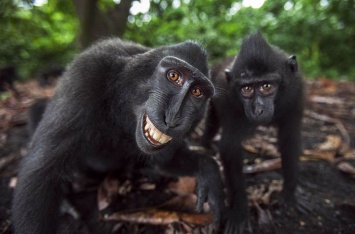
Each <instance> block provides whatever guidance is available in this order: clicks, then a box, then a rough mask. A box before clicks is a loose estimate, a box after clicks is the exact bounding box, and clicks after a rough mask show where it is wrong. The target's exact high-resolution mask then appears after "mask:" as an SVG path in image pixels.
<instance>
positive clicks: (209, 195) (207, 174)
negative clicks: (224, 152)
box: [196, 156, 225, 228]
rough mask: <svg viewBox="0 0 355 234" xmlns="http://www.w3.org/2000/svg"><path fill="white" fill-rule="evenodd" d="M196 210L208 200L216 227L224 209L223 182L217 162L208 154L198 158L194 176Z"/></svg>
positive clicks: (199, 209)
mask: <svg viewBox="0 0 355 234" xmlns="http://www.w3.org/2000/svg"><path fill="white" fill-rule="evenodd" d="M196 179H197V185H196V193H197V204H196V209H197V211H199V212H200V211H201V209H202V206H203V203H204V202H208V204H209V206H210V209H211V211H212V213H213V215H214V222H213V226H214V227H215V228H218V227H219V225H220V221H221V217H222V214H223V213H224V211H225V205H224V192H223V183H222V179H221V175H220V171H219V168H218V165H217V163H216V162H215V161H214V160H213V159H212V158H210V157H208V156H203V157H201V158H200V159H199V171H198V173H197V176H196Z"/></svg>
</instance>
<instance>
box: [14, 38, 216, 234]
mask: <svg viewBox="0 0 355 234" xmlns="http://www.w3.org/2000/svg"><path fill="white" fill-rule="evenodd" d="M171 70H174V71H177V72H178V73H179V74H180V78H181V79H182V80H181V81H182V82H180V83H177V82H174V81H172V80H169V79H168V78H167V73H168V72H169V71H171ZM208 77H209V74H208V66H207V55H206V52H205V51H204V50H203V49H202V48H201V47H200V46H199V45H198V44H196V43H194V42H184V43H180V44H176V45H172V46H165V47H160V48H156V49H150V48H146V47H143V46H141V45H138V44H134V43H131V42H125V41H121V40H119V39H110V40H106V41H103V42H100V43H98V44H96V45H94V46H92V47H91V48H89V49H88V50H86V51H85V52H83V53H82V54H81V55H79V56H78V57H77V58H76V59H75V60H74V61H73V62H72V63H71V64H70V66H69V67H68V70H67V71H66V72H65V73H64V75H63V77H62V79H61V80H60V83H59V86H58V88H57V93H56V94H55V96H54V98H53V99H52V100H51V102H50V103H49V105H48V106H47V108H46V111H45V113H44V116H43V119H42V121H41V122H40V124H39V126H38V128H37V130H36V132H35V134H34V136H33V139H32V142H31V145H30V149H29V153H28V155H27V156H26V158H25V160H24V161H23V163H22V166H21V169H20V172H19V178H18V185H17V188H16V190H15V197H14V201H13V217H12V218H13V223H14V228H15V233H21V234H22V233H23V234H24V233H26V234H41V233H43V234H48V233H55V230H56V228H57V218H58V207H59V202H60V200H61V198H62V197H63V195H64V194H63V189H62V188H61V187H62V185H65V184H68V183H70V182H71V181H72V180H73V179H74V174H77V173H88V172H89V173H90V172H95V173H106V172H109V171H113V170H114V171H118V170H121V169H124V168H125V167H126V166H127V164H128V162H130V161H135V160H137V159H139V160H138V161H141V160H142V158H143V159H145V160H146V161H147V163H157V164H158V165H160V166H161V167H162V168H163V169H164V170H167V171H168V172H174V173H176V174H179V175H194V176H196V177H197V180H198V186H197V193H198V199H199V203H198V205H199V207H198V208H200V207H201V205H202V203H203V202H204V201H208V202H209V204H210V205H211V208H212V210H213V212H214V214H215V215H216V220H217V221H218V219H219V215H220V212H221V209H222V208H223V192H222V182H221V179H220V175H219V170H218V166H217V164H216V163H215V161H214V160H213V159H212V158H209V157H206V156H204V155H200V154H198V153H196V152H191V151H189V150H188V149H187V146H186V144H185V143H184V141H183V139H184V136H186V134H188V133H189V131H190V129H192V128H193V127H194V126H195V125H196V123H197V122H198V121H199V120H200V119H201V117H202V115H203V113H204V108H205V106H206V102H207V100H208V98H210V97H211V96H212V95H213V93H214V88H213V85H212V83H211V82H210V80H209V79H208ZM196 87H199V90H202V92H203V95H202V96H200V97H196V96H194V95H192V93H191V92H192V90H193V89H195V88H196ZM146 116H149V118H150V120H151V121H152V122H153V124H154V125H155V126H156V127H157V128H158V129H159V130H160V131H161V132H164V133H165V134H166V135H168V136H171V137H172V140H171V141H170V142H168V143H167V144H165V145H163V146H154V145H153V144H152V143H150V142H149V141H148V140H147V139H146V138H145V137H144V132H143V125H144V124H145V123H146V121H147V120H146Z"/></svg>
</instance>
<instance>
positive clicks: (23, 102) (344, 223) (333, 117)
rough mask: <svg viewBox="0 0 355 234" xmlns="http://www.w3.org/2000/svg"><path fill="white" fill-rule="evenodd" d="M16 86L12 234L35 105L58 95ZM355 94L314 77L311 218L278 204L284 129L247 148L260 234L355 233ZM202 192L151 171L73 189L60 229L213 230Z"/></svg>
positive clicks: (306, 186) (8, 172)
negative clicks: (199, 206) (199, 202)
mask: <svg viewBox="0 0 355 234" xmlns="http://www.w3.org/2000/svg"><path fill="white" fill-rule="evenodd" d="M17 88H18V90H19V92H20V97H19V98H18V99H16V98H14V97H12V96H11V95H10V94H8V93H7V94H8V95H7V96H6V93H5V95H4V94H3V95H2V97H1V100H0V234H4V233H7V234H9V233H12V232H11V221H10V215H11V200H12V195H13V190H14V187H15V186H16V175H17V169H18V166H19V162H20V160H21V158H22V157H24V156H25V155H26V151H27V145H28V142H29V135H28V132H27V111H28V108H29V107H30V106H31V105H32V104H33V103H34V102H35V100H36V99H38V98H42V97H51V96H52V94H53V91H54V89H53V88H45V89H44V88H41V87H39V86H38V85H37V83H36V82H35V81H29V82H25V83H19V84H17ZM354 94H355V83H354V82H349V81H338V82H336V81H329V80H317V81H307V101H306V111H305V115H304V120H303V123H304V126H303V129H302V135H303V139H304V152H303V154H302V156H301V159H300V168H301V175H300V184H299V186H298V189H297V197H298V199H300V200H302V201H304V202H305V204H307V209H308V211H307V212H301V211H297V210H296V211H295V210H292V209H290V210H287V211H285V210H284V209H282V208H280V206H279V205H278V195H279V193H280V191H281V188H282V176H281V170H280V158H279V155H278V152H277V147H276V143H277V142H276V131H275V129H273V128H265V127H261V128H259V129H258V132H257V134H256V136H255V137H254V138H253V139H251V140H248V141H246V142H245V145H244V148H245V150H246V152H247V155H248V156H247V157H246V158H245V168H244V170H245V174H246V178H247V191H248V199H249V207H250V221H251V228H252V230H253V233H281V234H282V233H343V234H348V233H349V234H350V233H355V150H354V149H355V95H354ZM200 134H201V130H200V129H197V130H196V131H195V133H194V134H192V136H191V139H190V142H191V145H195V143H194V142H195V141H196V140H198V138H199V136H200ZM215 141H216V142H215V143H217V142H218V136H217V137H216V138H215ZM191 149H192V150H199V148H198V147H194V146H191ZM236 156H237V155H236ZM214 157H215V158H216V160H218V155H214ZM221 170H223V168H221ZM194 186H195V180H194V178H190V177H182V178H174V177H171V176H168V175H162V174H159V173H157V172H156V171H154V170H152V169H139V170H138V169H137V170H136V171H135V172H134V173H130V174H119V175H109V176H107V177H106V179H105V180H104V181H102V182H100V183H90V181H89V182H86V186H84V187H83V186H79V185H73V187H74V188H75V191H76V192H75V193H74V194H73V195H71V196H70V197H68V198H67V199H66V200H65V201H63V202H62V207H61V211H62V216H61V228H60V233H211V225H209V224H210V223H211V221H212V219H213V218H212V216H210V215H209V214H208V206H206V207H204V208H205V209H204V211H205V212H203V213H200V214H198V213H195V212H194V204H195V202H196V196H195V195H194ZM89 230H90V231H89Z"/></svg>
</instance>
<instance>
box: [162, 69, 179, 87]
mask: <svg viewBox="0 0 355 234" xmlns="http://www.w3.org/2000/svg"><path fill="white" fill-rule="evenodd" d="M166 77H167V78H168V79H169V80H170V81H172V82H175V83H176V84H177V85H179V86H182V82H183V79H182V77H181V75H180V73H179V72H177V71H175V70H170V71H168V73H166Z"/></svg>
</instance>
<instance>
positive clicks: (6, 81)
mask: <svg viewBox="0 0 355 234" xmlns="http://www.w3.org/2000/svg"><path fill="white" fill-rule="evenodd" d="M17 78H18V77H17V71H16V67H14V66H12V65H9V66H5V67H3V68H1V69H0V93H1V92H3V91H5V90H6V89H10V90H12V91H13V92H14V94H15V96H16V97H18V96H19V93H18V91H17V89H16V87H15V84H14V82H15V80H16V79H17Z"/></svg>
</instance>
